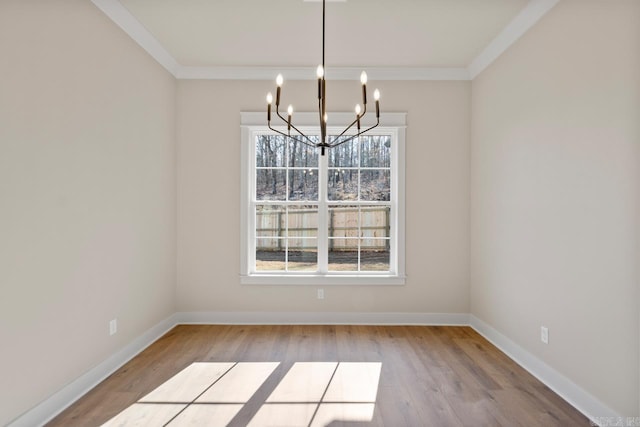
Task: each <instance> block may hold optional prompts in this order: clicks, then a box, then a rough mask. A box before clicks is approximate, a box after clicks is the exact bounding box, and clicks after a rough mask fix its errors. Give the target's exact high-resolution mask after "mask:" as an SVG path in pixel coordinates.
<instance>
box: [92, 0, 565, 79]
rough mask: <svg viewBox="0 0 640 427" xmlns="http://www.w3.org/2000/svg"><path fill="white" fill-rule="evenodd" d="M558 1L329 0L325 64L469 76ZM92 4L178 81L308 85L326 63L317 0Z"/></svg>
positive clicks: (409, 74) (386, 73)
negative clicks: (279, 75)
mask: <svg viewBox="0 0 640 427" xmlns="http://www.w3.org/2000/svg"><path fill="white" fill-rule="evenodd" d="M557 1H558V0H393V1H392V0H347V1H343V2H340V1H337V2H336V1H330V2H327V5H326V66H327V69H328V70H329V69H332V67H335V68H336V69H338V70H343V71H344V73H343V74H344V78H352V77H353V76H352V74H355V73H356V71H357V70H360V69H362V68H367V69H368V70H370V71H369V73H370V75H373V76H375V77H377V78H402V77H403V76H404V77H406V78H425V79H441V78H453V79H467V78H473V77H474V75H475V74H477V73H478V72H479V71H481V69H483V68H484V67H485V66H486V65H488V63H490V62H491V61H492V60H493V59H495V57H497V56H498V55H499V54H500V53H501V52H502V51H503V50H504V49H506V48H507V47H508V45H510V44H511V43H513V41H515V40H516V39H517V38H518V37H519V36H520V35H521V34H523V33H524V32H525V31H526V30H527V29H528V28H529V27H530V26H532V25H533V24H535V22H536V21H537V20H538V19H539V18H540V17H541V16H542V15H544V13H546V12H547V11H548V10H549V9H550V8H551V7H553V5H555V3H556V2H557ZM93 2H94V3H95V4H96V5H97V6H98V7H99V8H100V9H102V10H103V11H104V12H105V13H106V14H107V15H108V16H109V17H110V18H111V19H113V20H114V21H115V22H116V23H117V24H118V25H120V27H122V28H123V29H124V30H125V31H126V32H127V33H128V34H129V35H131V36H132V37H133V38H134V39H135V40H136V41H137V42H138V43H140V45H142V47H143V48H145V49H146V50H147V51H148V52H149V53H150V54H151V55H152V56H154V57H155V58H156V59H157V60H158V62H160V63H161V64H163V65H164V66H165V67H166V68H167V69H169V71H171V72H172V73H173V74H174V75H176V77H179V78H194V77H205V78H206V77H209V78H231V77H233V76H238V77H243V76H244V78H260V75H261V74H262V73H263V72H264V73H265V74H266V73H268V75H269V78H271V75H272V74H273V70H274V69H283V68H284V69H290V70H297V71H298V74H299V76H300V78H305V77H304V74H305V73H307V71H310V70H315V67H316V66H317V64H319V63H321V61H322V3H321V2H317V1H316V2H311V1H303V0H270V1H265V0H93ZM485 63H486V64H485ZM376 72H377V76H376ZM227 74H228V75H227ZM289 74H291V73H289ZM294 74H295V73H294ZM338 74H339V73H338ZM314 75H315V73H313V74H311V73H310V76H309V78H313V77H314ZM294 77H295V76H294ZM337 77H338V78H340V76H337Z"/></svg>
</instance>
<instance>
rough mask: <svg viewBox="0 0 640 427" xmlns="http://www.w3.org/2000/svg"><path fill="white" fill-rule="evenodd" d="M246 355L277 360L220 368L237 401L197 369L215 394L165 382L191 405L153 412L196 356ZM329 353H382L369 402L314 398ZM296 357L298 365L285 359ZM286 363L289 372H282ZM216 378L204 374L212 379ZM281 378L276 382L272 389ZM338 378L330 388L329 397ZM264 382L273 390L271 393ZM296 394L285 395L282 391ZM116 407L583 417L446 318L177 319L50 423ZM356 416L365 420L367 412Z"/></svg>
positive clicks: (192, 421) (444, 421) (539, 419)
mask: <svg viewBox="0 0 640 427" xmlns="http://www.w3.org/2000/svg"><path fill="white" fill-rule="evenodd" d="M249 362H252V363H256V362H258V363H265V362H271V363H274V364H276V365H274V366H273V369H270V370H268V371H269V372H266V371H265V372H262V370H261V373H259V376H260V378H257V376H258V374H256V377H255V378H254V376H252V375H251V374H247V375H249V377H251V378H249V377H246V375H245V376H244V377H246V378H244V377H243V376H242V375H239V376H237V377H236V378H234V377H233V376H229V377H228V379H227V382H229V383H230V384H229V385H230V386H232V387H237V389H238V390H249V389H250V391H249V392H245V393H244V394H243V395H242V399H241V400H242V402H235V401H234V402H228V403H227V404H221V402H218V401H217V400H220V399H221V396H224V391H220V390H222V388H220V390H219V391H215V390H214V388H213V387H212V388H208V387H209V386H210V385H213V384H201V382H202V381H201V380H203V379H202V378H199V377H198V376H196V377H198V378H190V380H189V381H195V382H196V383H197V388H198V389H203V387H204V388H206V389H207V390H209V389H210V390H212V391H211V393H214V392H215V393H218V395H217V396H216V397H215V399H213V400H216V402H213V401H212V399H209V398H208V397H206V393H205V394H202V395H201V394H198V395H199V396H201V399H200V401H197V402H192V403H190V402H187V400H189V399H190V398H192V400H196V398H197V397H196V396H195V395H194V393H190V394H189V393H187V394H188V396H187V395H186V394H184V390H185V387H186V386H185V387H183V389H182V391H180V390H179V388H178V390H172V387H170V386H166V385H165V386H164V389H162V388H161V390H164V391H163V393H169V394H167V396H171V395H172V394H171V393H178V394H179V396H178V397H179V398H180V399H178V398H176V399H174V400H180V403H182V401H183V400H184V401H185V402H186V403H185V404H186V405H187V406H186V407H185V405H182V406H175V407H173V406H169V405H176V403H177V402H175V401H174V402H165V404H166V405H165V406H166V407H164V408H156V411H155V412H150V409H153V407H152V405H156V404H157V405H158V406H162V402H158V403H142V400H143V399H144V396H154V395H155V396H159V394H158V392H154V390H156V389H158V388H159V387H162V384H167V381H169V380H170V379H171V378H172V377H174V376H176V375H178V374H179V373H180V372H182V371H184V370H185V369H187V370H188V369H189V366H193V364H194V363H195V364H197V365H196V366H200V367H201V368H203V371H204V372H207V369H205V365H204V364H206V363H210V364H212V365H211V366H214V365H213V364H236V363H238V364H240V363H249ZM327 363H329V364H330V365H331V366H340V365H342V364H344V366H349V363H352V364H353V365H351V366H354V367H355V366H358V364H362V365H363V366H364V365H365V364H378V365H377V366H379V371H378V372H379V378H378V377H376V378H375V379H376V381H374V379H373V377H372V378H370V379H369V380H368V384H373V383H375V384H376V385H375V386H370V387H368V388H367V387H364V388H366V389H367V390H368V389H369V388H373V387H376V388H377V390H376V392H375V393H371V390H368V392H369V394H368V395H367V399H371V397H370V396H373V399H375V403H373V406H366V405H371V404H372V403H371V402H360V403H357V402H351V401H350V402H331V403H329V402H328V401H327V402H324V403H323V402H321V401H320V400H319V398H318V396H325V393H326V391H327V390H329V389H331V387H332V385H331V381H333V380H334V378H333V377H334V375H335V373H337V370H336V371H334V372H333V373H331V375H330V376H329V375H327V374H326V373H325V372H324V371H323V369H324V368H323V366H324V367H325V368H326V364H327ZM200 364H202V365H200ZM296 364H299V365H298V366H299V368H296V369H293V367H294V366H296ZM305 364H306V365H305ZM314 364H317V365H314ZM336 364H338V365H336ZM220 366H223V365H220ZM224 366H226V365H224ZM247 366H249V365H247ZM256 366H258V365H256ZM369 366H373V365H369ZM292 369H293V371H292V372H293V376H290V377H289V378H288V379H287V373H288V372H290V371H291V370H292ZM232 371H233V369H231V370H230V371H228V372H227V373H225V375H228V374H229V373H230V372H232ZM304 372H307V374H308V375H310V376H313V375H315V374H314V373H313V372H322V374H321V375H319V376H317V378H320V377H322V382H324V381H327V377H330V378H329V379H328V381H329V383H327V385H326V388H325V389H323V387H324V386H323V385H321V384H319V383H318V384H316V383H317V382H318V381H319V380H317V378H316V379H314V378H302V377H304V376H305V375H307V374H305V373H304ZM354 372H355V371H354ZM239 373H240V372H239ZM352 374H353V375H342V374H340V375H338V377H336V378H335V381H336V382H335V383H334V384H333V387H334V389H335V390H338V389H337V388H336V387H338V388H339V389H340V390H342V391H349V390H358V387H356V386H357V385H358V378H359V376H358V374H357V373H353V372H352ZM184 375H186V374H183V376H184ZM341 375H342V377H341ZM374 376H375V375H374ZM187 377H188V375H187ZM224 378H225V377H224V376H222V377H221V379H218V380H217V381H223V380H224ZM316 380H317V381H316ZM215 381H216V379H215V375H212V378H211V382H212V383H214V382H215ZM341 381H342V385H341ZM204 382H205V383H206V382H207V380H204ZM361 383H362V384H364V383H365V382H364V381H361ZM168 384H171V382H170V381H169V383H168ZM304 384H313V388H314V389H313V392H312V393H311V392H310V393H306V390H303V391H301V392H299V393H298V392H296V390H300V389H301V387H302V388H304V387H305V386H304ZM362 384H360V385H361V386H362ZM222 385H224V383H222ZM279 386H280V387H281V388H280V389H279V390H280V391H279V392H278V393H280V394H278V393H275V394H274V390H277V389H278V387H279ZM167 387H168V388H169V389H167ZM225 387H226V386H225ZM247 387H248V388H247ZM223 388H224V387H223ZM334 389H331V390H332V391H331V393H329V394H328V395H326V397H327V398H331V397H332V393H334V391H333V390H334ZM319 390H321V391H322V393H320V391H319ZM367 390H365V391H367ZM361 391H362V390H361ZM152 392H153V393H155V394H150V393H152ZM180 393H183V394H180ZM211 393H210V394H211ZM251 393H252V395H251V396H250V398H249V395H250V394H251ZM272 394H273V395H274V396H280V397H278V398H277V399H276V398H274V399H273V400H272V401H271V402H268V401H267V400H268V398H269V396H271V395H272ZM338 394H339V393H338ZM292 396H295V398H294V399H293V401H284V400H287V399H288V398H290V397H292ZM174 397H175V395H174ZM209 397H211V396H209ZM333 397H335V396H333ZM285 398H286V399H285ZM307 399H310V400H312V401H307ZM231 400H234V399H231ZM276 400H277V401H276ZM316 400H317V401H316ZM347 400H348V399H347ZM365 400H366V399H365ZM243 402H244V403H243ZM141 405H146V406H143V407H141ZM216 405H217V406H216ZM233 405H236V406H233ZM238 405H239V406H238ZM287 405H288V406H287ZM323 405H324V406H323ZM341 405H342V406H341ZM127 408H130V409H127ZM127 411H128V412H127ZM114 417H120V418H116V419H119V420H123V419H124V420H130V424H128V423H125V424H124V425H152V424H148V423H147V424H145V423H146V422H147V421H149V420H151V419H153V417H156V422H159V423H160V425H162V420H165V421H166V420H167V419H171V421H170V422H169V424H168V426H169V427H173V426H177V425H201V424H202V422H205V423H211V424H212V425H213V424H219V425H229V426H232V427H235V426H246V425H248V424H250V423H253V424H254V425H268V422H269V421H268V420H275V422H276V423H279V422H283V423H292V425H297V424H296V422H295V420H296V419H297V420H304V421H302V423H303V425H307V426H308V425H309V423H314V425H316V424H318V425H322V424H323V423H325V424H326V422H330V423H331V426H339V425H352V426H353V425H359V426H363V425H372V426H392V427H401V426H424V425H433V426H482V425H487V426H509V427H512V426H527V427H529V426H544V427H547V426H562V427H565V426H588V425H589V421H588V419H587V418H586V417H585V416H583V415H582V414H581V413H580V412H578V411H577V410H576V409H574V408H573V407H572V406H571V405H569V404H568V403H567V402H566V401H564V400H563V399H562V398H560V397H559V396H558V395H556V394H555V393H554V392H553V391H551V390H550V389H549V388H548V387H546V386H545V385H544V384H542V383H540V382H539V381H538V380H537V379H535V378H534V377H533V376H532V375H531V374H529V373H528V372H526V371H525V370H524V369H522V368H521V367H520V366H518V365H517V364H516V363H515V362H513V361H512V360H511V359H509V358H508V357H507V356H506V355H504V354H503V353H502V352H501V351H499V350H498V349H497V348H496V347H494V346H493V345H492V344H490V343H489V342H487V341H486V340H485V339H484V338H482V337H481V336H480V335H479V334H477V333H476V332H475V331H474V330H473V329H471V328H468V327H442V326H433V327H431V326H430V327H427V326H362V325H344V326H342V325H340V326H337V325H330V326H316V325H292V326H284V325H273V326H257V325H238V326H230V325H180V326H177V327H175V328H174V329H172V330H171V331H169V332H168V333H167V334H166V335H164V336H163V337H162V338H160V339H159V340H158V341H157V342H156V343H154V344H152V345H151V346H150V347H149V348H147V349H146V350H145V351H143V352H142V353H140V354H139V355H138V356H136V357H135V358H134V359H132V360H131V361H130V362H129V363H127V364H126V365H124V366H123V367H122V368H121V369H119V370H118V371H117V372H115V373H114V374H113V375H111V376H110V377H109V378H107V379H106V380H105V381H103V382H102V383H101V384H99V385H98V386H96V387H95V388H94V389H93V390H91V391H90V392H89V393H87V394H86V395H85V396H84V397H82V398H81V399H80V400H78V401H77V402H76V403H74V404H73V405H72V406H70V407H69V408H67V409H66V410H65V411H63V412H62V413H61V414H60V415H59V416H58V417H56V418H55V419H54V420H52V421H51V422H50V423H49V424H48V425H49V426H52V427H56V426H65V427H68V426H71V427H73V426H80V427H88V426H100V425H102V424H104V423H106V422H108V421H109V420H112V419H114ZM123 417H125V418H123ZM126 417H129V418H126ZM172 417H173V418H172ZM283 417H284V418H283ZM364 419H367V420H366V421H364V422H363V420H364ZM203 420H204V421H203ZM207 420H209V421H207ZM265 423H267V424H265Z"/></svg>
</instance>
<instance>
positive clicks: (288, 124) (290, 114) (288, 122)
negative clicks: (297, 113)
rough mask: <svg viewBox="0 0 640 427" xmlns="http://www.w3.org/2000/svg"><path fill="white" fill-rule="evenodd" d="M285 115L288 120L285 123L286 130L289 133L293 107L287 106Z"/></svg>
mask: <svg viewBox="0 0 640 427" xmlns="http://www.w3.org/2000/svg"><path fill="white" fill-rule="evenodd" d="M287 114H288V115H289V120H288V121H287V130H288V131H291V116H293V106H292V105H289V106H288V107H287Z"/></svg>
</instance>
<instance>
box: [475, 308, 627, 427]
mask: <svg viewBox="0 0 640 427" xmlns="http://www.w3.org/2000/svg"><path fill="white" fill-rule="evenodd" d="M469 320H470V322H469V326H471V327H472V328H473V329H475V330H476V332H478V333H479V334H480V335H482V336H483V337H484V338H486V339H487V340H488V341H489V342H491V343H492V344H493V345H495V346H496V347H498V349H500V351H502V352H503V353H504V354H506V355H507V356H509V358H511V359H512V360H513V361H514V362H516V363H517V364H518V365H520V366H522V367H523V368H524V369H525V370H527V371H528V372H529V373H530V374H531V375H533V376H534V377H536V378H537V379H538V380H540V381H541V382H542V383H543V384H545V385H546V386H547V387H549V388H550V389H551V390H553V391H554V392H555V393H556V394H558V395H559V396H560V397H562V398H563V399H564V400H566V401H567V402H568V403H569V404H571V406H573V407H574V408H576V409H577V410H578V411H580V412H582V413H583V414H584V415H585V416H586V417H587V418H589V419H590V420H591V422H592V423H593V424H595V425H599V424H600V423H601V422H602V421H603V420H612V419H613V420H617V419H620V420H622V416H621V415H620V414H618V413H616V412H615V411H614V410H612V409H611V408H609V407H608V406H607V405H605V404H604V403H602V402H601V401H600V400H598V399H597V398H595V397H594V396H593V395H591V394H590V393H588V392H587V391H585V390H584V389H582V388H580V387H579V386H577V385H576V384H575V383H573V382H572V381H571V380H569V379H568V378H567V377H565V376H564V375H562V374H561V373H560V372H558V371H556V370H555V369H553V368H552V367H551V366H549V365H547V364H546V363H544V362H543V361H542V360H540V359H538V358H537V357H536V356H534V355H533V354H531V353H529V352H528V351H527V350H525V349H524V348H522V347H520V346H519V345H518V344H516V343H515V342H513V341H511V340H510V339H509V338H507V337H506V336H504V335H503V334H501V333H500V332H498V331H497V330H495V329H494V328H492V327H491V326H489V325H488V324H487V323H485V322H483V321H482V320H480V319H479V318H477V317H476V316H474V315H473V314H470V315H469ZM612 425H613V424H612Z"/></svg>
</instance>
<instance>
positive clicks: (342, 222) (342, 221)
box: [328, 206, 360, 248]
mask: <svg viewBox="0 0 640 427" xmlns="http://www.w3.org/2000/svg"><path fill="white" fill-rule="evenodd" d="M359 216H360V214H359V208H358V206H330V207H329V221H328V226H329V237H336V238H339V237H352V238H356V237H358V222H359V220H360V219H359ZM342 240H343V239H338V240H336V241H334V243H333V244H334V245H335V246H336V248H340V247H344V245H345V244H346V243H343V242H342ZM341 245H342V246H341ZM357 246H358V245H357V242H356V244H355V247H357ZM351 247H354V245H352V246H351Z"/></svg>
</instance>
